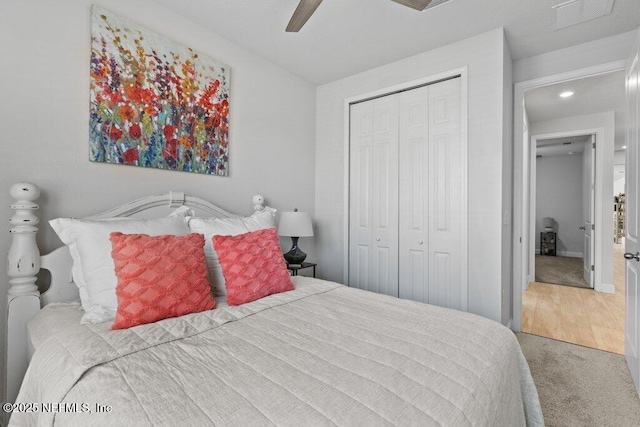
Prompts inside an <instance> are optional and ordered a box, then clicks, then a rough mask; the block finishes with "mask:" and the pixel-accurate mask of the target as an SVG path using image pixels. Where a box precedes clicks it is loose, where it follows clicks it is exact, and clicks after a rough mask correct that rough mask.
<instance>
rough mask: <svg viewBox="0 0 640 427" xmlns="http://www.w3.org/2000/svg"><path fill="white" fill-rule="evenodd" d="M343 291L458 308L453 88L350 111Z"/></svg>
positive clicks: (458, 194)
mask: <svg viewBox="0 0 640 427" xmlns="http://www.w3.org/2000/svg"><path fill="white" fill-rule="evenodd" d="M350 136H351V137H350V141H351V146H350V147H351V148H350V159H351V160H350V161H351V164H350V166H351V168H350V171H351V173H350V179H351V181H350V242H349V246H350V251H349V285H350V286H355V287H358V288H361V289H367V290H370V291H374V292H381V293H385V294H388V295H395V296H399V297H401V298H407V299H412V300H415V301H421V302H426V303H430V304H435V305H439V306H443V307H449V308H455V309H458V310H465V311H466V309H467V284H466V254H465V250H466V214H465V212H464V210H465V209H466V204H465V199H466V193H465V191H466V185H465V182H464V177H465V173H464V167H465V164H466V163H465V158H466V153H465V150H464V147H463V144H462V135H461V91H460V79H452V80H448V81H445V82H441V83H437V84H433V85H429V86H424V87H421V88H417V89H413V90H410V91H405V92H401V93H397V94H394V95H389V96H385V97H382V98H378V99H374V100H371V101H367V102H362V103H359V104H355V105H352V107H351V134H350Z"/></svg>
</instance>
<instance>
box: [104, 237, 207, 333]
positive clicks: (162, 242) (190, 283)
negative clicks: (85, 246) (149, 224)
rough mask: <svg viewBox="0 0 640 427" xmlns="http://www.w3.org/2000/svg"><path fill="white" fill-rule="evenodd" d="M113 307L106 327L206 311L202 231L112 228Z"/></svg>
mask: <svg viewBox="0 0 640 427" xmlns="http://www.w3.org/2000/svg"><path fill="white" fill-rule="evenodd" d="M110 239H111V246H112V248H113V249H112V251H111V256H112V258H113V263H114V265H115V272H116V277H117V278H118V284H117V286H116V297H117V298H118V309H117V311H116V319H115V321H114V322H113V325H112V326H111V329H124V328H129V327H131V326H136V325H142V324H145V323H152V322H155V321H158V320H161V319H167V318H169V317H178V316H182V315H184V314H188V313H196V312H200V311H205V310H210V309H212V308H214V307H215V305H216V302H215V300H214V299H213V298H212V297H211V287H210V286H209V282H208V280H207V266H206V263H205V259H204V249H203V247H204V236H203V235H202V234H195V233H193V234H187V235H185V236H173V235H165V236H148V235H146V234H123V233H119V232H116V233H111V235H110Z"/></svg>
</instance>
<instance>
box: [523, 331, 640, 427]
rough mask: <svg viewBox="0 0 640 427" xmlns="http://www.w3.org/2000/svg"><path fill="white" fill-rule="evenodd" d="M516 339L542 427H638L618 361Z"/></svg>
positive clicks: (633, 397)
mask: <svg viewBox="0 0 640 427" xmlns="http://www.w3.org/2000/svg"><path fill="white" fill-rule="evenodd" d="M516 335H517V337H518V341H520V346H521V347H522V352H523V353H524V356H525V358H526V359H527V362H529V367H530V368H531V375H532V376H533V381H534V382H535V384H536V387H537V388H538V394H539V396H540V404H541V405H542V413H543V415H544V419H545V424H546V425H547V426H548V427H556V426H557V427H559V426H562V427H574V426H575V427H590V426H594V427H595V426H597V427H606V426H612V427H614V426H615V427H623V426H629V427H631V426H634V427H637V426H640V399H639V398H638V394H637V393H636V390H635V386H634V385H633V380H632V379H631V374H630V373H629V368H628V367H627V364H626V362H625V359H624V356H622V355H619V354H614V353H608V352H606V351H602V350H595V349H591V348H587V347H582V346H579V345H575V344H569V343H565V342H561V341H556V340H553V339H549V338H543V337H538V336H536V335H530V334H524V333H518V334H516Z"/></svg>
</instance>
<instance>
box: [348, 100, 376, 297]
mask: <svg viewBox="0 0 640 427" xmlns="http://www.w3.org/2000/svg"><path fill="white" fill-rule="evenodd" d="M350 113H351V114H350V116H351V119H350V133H351V135H350V156H349V157H350V165H349V166H350V167H349V170H350V173H349V175H350V176H349V194H350V201H349V209H350V214H349V286H352V287H356V288H359V289H370V287H369V284H370V276H371V274H370V273H371V272H370V266H371V257H372V253H373V248H372V240H373V224H372V220H371V200H372V194H373V193H372V190H373V187H372V183H371V176H372V168H371V165H372V162H373V103H362V104H356V105H352V106H351V110H350Z"/></svg>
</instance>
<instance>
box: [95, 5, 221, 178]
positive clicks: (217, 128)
mask: <svg viewBox="0 0 640 427" xmlns="http://www.w3.org/2000/svg"><path fill="white" fill-rule="evenodd" d="M229 74H230V69H229V67H228V66H227V65H225V64H222V63H220V62H218V61H216V60H214V59H212V58H208V57H206V56H205V55H201V54H199V53H197V52H196V51H194V50H193V49H191V48H189V47H187V46H184V45H181V44H179V43H176V42H174V41H171V40H169V39H167V38H166V37H163V36H162V35H160V34H157V33H155V32H153V31H151V30H148V29H145V28H142V27H140V26H139V25H137V24H135V23H133V22H131V21H129V20H127V19H124V18H121V17H118V16H117V15H114V14H113V13H111V12H108V11H106V10H104V9H101V8H98V7H96V6H94V7H93V8H92V17H91V110H90V131H89V156H90V160H91V161H94V162H106V163H117V164H126V165H135V166H143V167H149V168H159V169H167V170H175V171H186V172H196V173H203V174H211V175H219V176H227V175H228V173H229Z"/></svg>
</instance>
